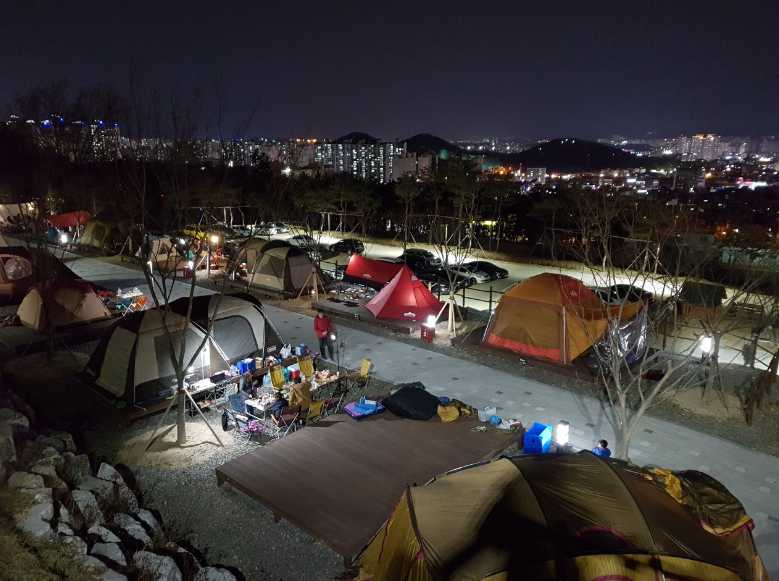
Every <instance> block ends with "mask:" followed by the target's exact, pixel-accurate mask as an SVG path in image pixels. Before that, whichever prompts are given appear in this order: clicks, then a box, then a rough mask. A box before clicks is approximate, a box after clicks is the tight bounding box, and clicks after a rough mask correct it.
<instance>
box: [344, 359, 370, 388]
mask: <svg viewBox="0 0 779 581" xmlns="http://www.w3.org/2000/svg"><path fill="white" fill-rule="evenodd" d="M372 369H373V361H371V360H370V359H368V358H367V357H366V358H364V359H363V360H362V361H360V368H359V369H358V370H357V371H356V372H353V373H351V374H350V375H349V379H350V380H351V381H354V382H355V384H357V385H359V386H360V390H359V393H360V394H364V393H366V392H367V391H368V385H369V384H370V381H371V370H372Z"/></svg>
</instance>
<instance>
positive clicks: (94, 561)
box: [81, 555, 127, 581]
mask: <svg viewBox="0 0 779 581" xmlns="http://www.w3.org/2000/svg"><path fill="white" fill-rule="evenodd" d="M81 562H82V564H83V565H84V567H85V568H87V569H90V570H91V572H92V573H93V576H94V577H96V578H97V579H100V581H127V577H125V576H124V575H122V574H121V573H117V572H116V571H114V570H113V569H109V568H108V566H106V564H105V563H103V561H101V560H100V559H98V558H96V557H92V556H91V555H84V556H83V557H81Z"/></svg>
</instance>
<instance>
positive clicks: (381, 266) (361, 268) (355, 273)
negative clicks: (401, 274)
mask: <svg viewBox="0 0 779 581" xmlns="http://www.w3.org/2000/svg"><path fill="white" fill-rule="evenodd" d="M402 266H403V265H402V264H398V263H396V262H387V261H386V260H372V259H370V258H365V257H364V256H360V255H359V254H352V257H351V258H350V259H349V264H348V265H347V266H346V271H345V272H344V280H351V281H355V282H361V283H363V284H367V285H368V286H372V287H374V288H377V289H380V288H382V287H383V286H384V285H385V284H387V283H388V282H389V281H391V280H392V279H393V278H394V277H395V275H396V274H398V271H399V270H400V268H401V267H402Z"/></svg>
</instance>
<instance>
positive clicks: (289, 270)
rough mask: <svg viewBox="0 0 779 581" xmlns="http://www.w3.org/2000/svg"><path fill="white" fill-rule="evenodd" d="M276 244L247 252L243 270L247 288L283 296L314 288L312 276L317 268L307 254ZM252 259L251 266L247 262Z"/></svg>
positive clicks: (291, 247)
mask: <svg viewBox="0 0 779 581" xmlns="http://www.w3.org/2000/svg"><path fill="white" fill-rule="evenodd" d="M274 242H275V241H270V242H269V243H267V244H265V245H263V246H262V248H259V249H257V248H247V252H246V256H247V261H246V269H247V274H248V277H249V285H250V286H256V287H261V288H266V289H270V290H274V291H279V292H284V293H297V292H299V291H301V290H302V289H304V288H307V287H312V288H313V285H314V284H315V282H316V281H315V280H314V277H313V276H312V273H314V272H316V275H317V277H319V278H320V279H321V276H322V275H321V273H319V271H318V269H317V267H316V266H315V265H314V263H313V262H311V259H310V258H309V256H308V254H306V251H305V250H303V249H301V248H298V247H296V246H291V245H289V244H285V245H277V244H274ZM251 257H253V258H254V260H252V261H251V262H250V261H249V260H248V259H249V258H251Z"/></svg>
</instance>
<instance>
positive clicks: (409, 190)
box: [395, 176, 419, 251]
mask: <svg viewBox="0 0 779 581" xmlns="http://www.w3.org/2000/svg"><path fill="white" fill-rule="evenodd" d="M418 196H419V184H418V183H417V180H416V178H413V177H411V176H406V177H402V178H400V179H399V180H398V181H397V183H396V184H395V197H396V198H397V199H398V201H399V202H400V203H401V211H402V212H403V250H404V251H405V250H406V247H407V246H408V239H409V220H410V219H411V216H412V215H413V213H414V200H416V199H417V197H418Z"/></svg>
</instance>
